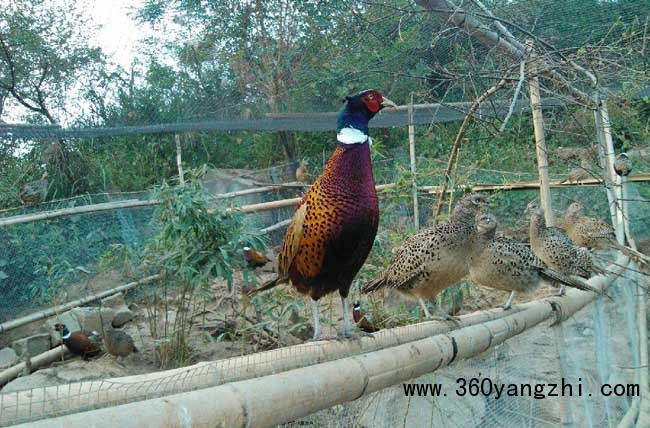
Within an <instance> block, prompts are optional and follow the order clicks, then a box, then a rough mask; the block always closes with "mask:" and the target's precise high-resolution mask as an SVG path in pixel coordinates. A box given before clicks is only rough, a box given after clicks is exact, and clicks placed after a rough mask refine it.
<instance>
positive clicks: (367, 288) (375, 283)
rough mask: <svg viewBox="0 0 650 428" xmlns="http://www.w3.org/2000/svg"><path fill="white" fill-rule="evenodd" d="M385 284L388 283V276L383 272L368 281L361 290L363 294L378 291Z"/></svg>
mask: <svg viewBox="0 0 650 428" xmlns="http://www.w3.org/2000/svg"><path fill="white" fill-rule="evenodd" d="M384 285H386V278H385V277H384V275H383V274H382V275H379V276H378V277H377V278H375V279H373V280H372V281H369V282H367V283H366V284H365V285H364V286H363V287H361V290H360V291H361V293H363V294H367V293H372V292H373V291H377V290H379V289H380V288H382V287H384Z"/></svg>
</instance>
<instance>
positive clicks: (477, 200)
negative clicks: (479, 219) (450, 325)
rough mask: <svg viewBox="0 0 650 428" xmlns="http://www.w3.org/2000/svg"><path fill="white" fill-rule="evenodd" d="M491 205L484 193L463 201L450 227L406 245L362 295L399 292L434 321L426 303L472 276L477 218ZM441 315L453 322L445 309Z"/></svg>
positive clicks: (434, 229) (431, 231)
mask: <svg viewBox="0 0 650 428" xmlns="http://www.w3.org/2000/svg"><path fill="white" fill-rule="evenodd" d="M487 205H488V200H487V198H486V197H485V196H484V195H482V194H480V193H472V194H470V195H466V196H464V197H463V198H461V199H460V201H458V203H457V204H456V206H455V207H454V210H453V212H452V215H451V219H450V221H449V222H448V223H440V224H438V225H436V226H434V227H432V228H429V229H425V230H423V231H421V232H419V233H417V234H415V235H413V236H411V237H410V238H408V239H407V240H406V241H404V242H403V243H402V245H400V247H399V248H398V249H397V252H396V253H395V255H394V256H393V259H392V260H391V262H390V266H389V267H388V268H387V269H386V270H385V271H384V272H383V273H382V274H381V275H380V276H379V277H377V278H376V279H374V280H372V281H370V282H368V283H367V284H366V285H364V286H363V287H362V288H361V292H362V293H370V292H373V291H376V290H379V289H380V288H391V289H395V290H397V291H399V292H400V293H401V294H403V295H405V296H406V297H408V298H412V299H417V300H418V302H419V303H420V306H421V307H422V310H423V311H424V316H425V318H426V319H431V314H430V313H429V310H428V309H427V307H426V305H425V303H424V299H430V298H433V297H435V296H436V295H437V294H438V293H440V292H441V291H443V290H444V289H446V288H448V287H450V286H452V285H454V284H455V283H456V282H458V281H460V280H461V279H462V278H463V277H464V276H466V275H467V274H468V272H469V261H470V259H471V252H472V249H473V244H474V238H475V236H476V228H475V227H474V221H475V217H476V214H477V213H478V212H479V211H480V210H481V209H482V208H483V207H485V206H487ZM437 312H438V313H440V315H442V317H443V318H445V319H450V317H449V315H448V314H446V313H444V311H442V309H440V308H437Z"/></svg>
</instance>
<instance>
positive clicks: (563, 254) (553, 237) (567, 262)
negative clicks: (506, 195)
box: [526, 201, 608, 294]
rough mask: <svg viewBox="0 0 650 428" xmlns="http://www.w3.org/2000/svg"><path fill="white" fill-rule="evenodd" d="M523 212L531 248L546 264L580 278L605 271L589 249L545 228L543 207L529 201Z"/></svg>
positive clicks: (552, 228)
mask: <svg viewBox="0 0 650 428" xmlns="http://www.w3.org/2000/svg"><path fill="white" fill-rule="evenodd" d="M526 211H527V212H528V214H529V215H530V231H529V233H530V247H531V248H532V250H533V252H534V253H535V255H536V256H537V257H539V258H540V259H541V260H542V261H543V262H544V263H546V265H547V266H548V267H550V268H551V269H553V270H555V271H557V272H560V273H561V274H563V275H576V276H579V277H582V278H589V277H591V276H592V275H593V274H599V275H606V274H607V273H608V272H607V271H606V270H605V269H602V268H600V267H598V266H596V264H595V263H594V261H593V258H592V255H591V253H590V252H589V250H587V249H586V248H582V247H578V246H577V245H575V244H574V243H573V242H571V239H569V237H568V236H566V235H565V234H564V232H562V230H560V229H558V228H556V227H546V219H545V218H544V210H542V208H541V207H540V206H539V205H538V204H537V202H536V201H532V202H530V203H529V204H528V206H527V207H526ZM564 289H565V287H564V286H562V288H561V289H560V294H564Z"/></svg>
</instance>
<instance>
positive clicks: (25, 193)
mask: <svg viewBox="0 0 650 428" xmlns="http://www.w3.org/2000/svg"><path fill="white" fill-rule="evenodd" d="M47 178H48V175H47V171H46V172H44V173H43V176H42V177H41V179H40V180H36V181H30V182H29V183H27V184H25V185H24V186H23V188H22V190H21V191H20V193H18V198H19V199H20V200H21V201H22V203H23V204H26V205H34V204H38V203H40V202H43V201H44V200H45V196H46V194H47V183H48V180H47Z"/></svg>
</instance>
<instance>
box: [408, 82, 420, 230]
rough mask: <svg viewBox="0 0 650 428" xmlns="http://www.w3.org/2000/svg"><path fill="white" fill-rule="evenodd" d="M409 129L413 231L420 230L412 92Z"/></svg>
mask: <svg viewBox="0 0 650 428" xmlns="http://www.w3.org/2000/svg"><path fill="white" fill-rule="evenodd" d="M408 122H409V125H408V128H409V155H410V158H411V180H412V184H413V227H414V228H415V231H416V232H417V231H419V230H420V208H419V206H418V182H417V178H416V168H417V166H416V162H415V124H414V122H413V92H411V103H410V104H409V109H408Z"/></svg>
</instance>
